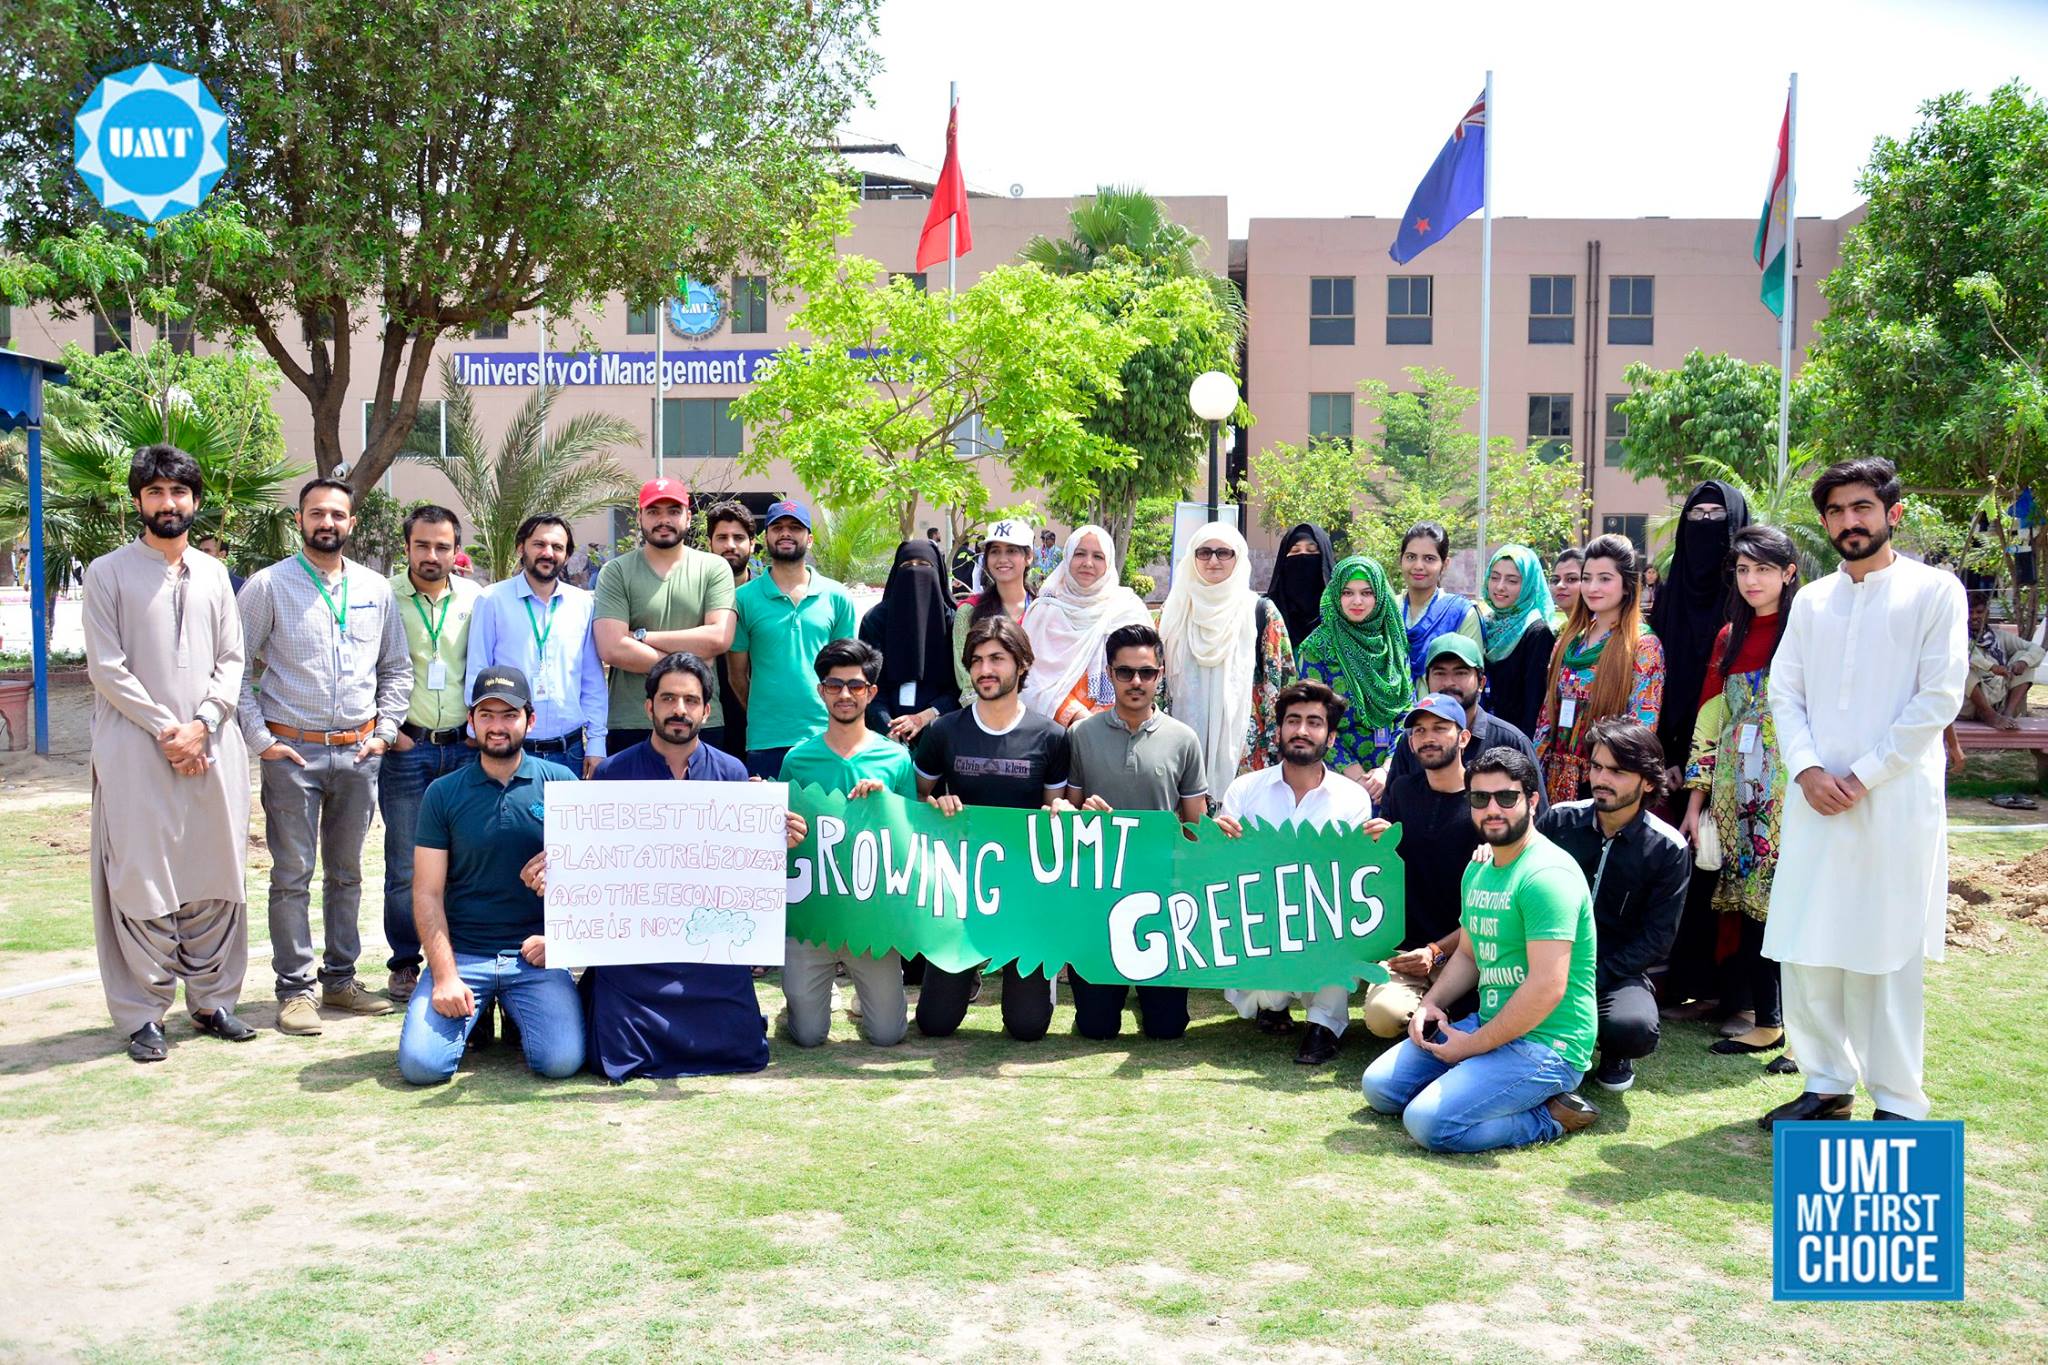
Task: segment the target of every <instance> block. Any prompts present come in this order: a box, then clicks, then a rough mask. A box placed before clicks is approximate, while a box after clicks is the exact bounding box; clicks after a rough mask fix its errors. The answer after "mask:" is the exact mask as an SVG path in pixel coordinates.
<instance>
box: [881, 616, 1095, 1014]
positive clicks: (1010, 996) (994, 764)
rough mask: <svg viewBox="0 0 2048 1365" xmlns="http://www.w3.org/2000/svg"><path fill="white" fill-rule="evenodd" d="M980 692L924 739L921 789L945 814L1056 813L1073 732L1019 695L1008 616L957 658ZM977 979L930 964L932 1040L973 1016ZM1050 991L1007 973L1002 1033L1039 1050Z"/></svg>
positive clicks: (1008, 968) (1016, 629) (981, 625)
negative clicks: (1047, 809)
mask: <svg viewBox="0 0 2048 1365" xmlns="http://www.w3.org/2000/svg"><path fill="white" fill-rule="evenodd" d="M961 660H962V662H963V663H964V664H965V665H966V667H967V677H968V680H969V681H970V682H972V683H973V684H974V698H975V700H974V705H972V706H969V707H966V708H964V709H962V710H959V711H950V712H948V713H946V714H945V715H942V716H940V717H939V718H938V719H937V720H935V721H933V722H932V723H931V724H930V725H928V726H926V727H925V729H924V733H923V734H921V735H919V736H918V740H917V748H916V750H915V751H914V753H913V754H912V761H913V762H914V763H915V765H916V767H917V790H918V793H919V795H922V796H925V797H927V798H929V799H930V800H931V802H932V804H933V805H935V806H937V807H938V808H939V809H940V810H942V811H944V812H946V813H947V814H948V815H957V814H959V812H960V808H961V807H963V806H1002V807H1006V808H1008V809H1011V810H1036V809H1038V808H1040V807H1043V806H1049V805H1051V804H1052V800H1053V798H1054V797H1056V796H1058V795H1059V794H1060V792H1061V790H1062V789H1063V788H1065V786H1066V785H1067V775H1068V774H1067V732H1066V730H1065V729H1064V728H1062V727H1061V726H1060V725H1058V724H1057V723H1056V722H1054V721H1052V720H1050V719H1048V718H1046V717H1045V716H1041V715H1039V714H1038V713H1037V712H1036V711H1027V710H1025V709H1024V700H1023V697H1022V696H1021V695H1020V694H1019V692H1018V689H1019V688H1020V687H1021V686H1022V685H1023V682H1024V677H1025V675H1026V674H1028V673H1029V672H1030V671H1031V641H1030V640H1029V639H1027V638H1026V637H1025V634H1024V630H1023V627H1021V626H1019V625H1018V624H1017V623H1016V622H1015V621H1012V620H1011V619H1010V618H1009V616H1008V614H1006V613H1004V612H997V613H996V614H995V615H993V616H984V617H983V618H982V619H981V620H979V621H976V622H975V623H974V624H973V626H971V627H970V628H969V629H968V632H967V642H966V645H965V647H964V648H963V649H962V651H961ZM980 984H981V974H980V973H979V972H976V971H966V972H947V971H941V970H939V969H938V968H937V967H935V966H933V965H931V964H930V963H929V962H927V963H926V964H925V969H924V985H923V987H922V989H921V990H919V992H918V997H917V1030H918V1032H920V1033H922V1034H924V1035H925V1036H926V1037H927V1038H945V1037H949V1036H951V1034H952V1033H953V1032H954V1030H956V1029H958V1028H959V1027H960V1022H961V1020H963V1019H965V1018H966V1017H967V1006H968V1005H969V1004H970V1003H971V1002H972V1001H973V999H974V996H975V994H976V993H977V991H978V990H979V988H980ZM1052 1007H1053V983H1052V981H1051V980H1050V979H1048V978H1047V977H1046V975H1045V974H1044V973H1043V972H1033V973H1031V974H1030V975H1029V976H1024V975H1020V974H1019V973H1018V971H1017V964H1016V963H1014V962H1008V963H1005V964H1003V1028H1004V1029H1005V1030H1006V1031H1007V1032H1008V1033H1009V1035H1010V1036H1011V1037H1012V1038H1015V1039H1016V1040H1017V1041H1019V1042H1023V1043H1035V1042H1037V1041H1038V1040H1039V1039H1041V1038H1043V1037H1045V1031H1046V1029H1048V1028H1050V1027H1051V1026H1052Z"/></svg>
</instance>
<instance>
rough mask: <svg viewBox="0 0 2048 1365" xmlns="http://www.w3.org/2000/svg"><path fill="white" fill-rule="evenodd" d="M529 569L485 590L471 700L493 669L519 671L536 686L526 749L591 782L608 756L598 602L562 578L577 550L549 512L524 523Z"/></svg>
mask: <svg viewBox="0 0 2048 1365" xmlns="http://www.w3.org/2000/svg"><path fill="white" fill-rule="evenodd" d="M515 543H516V544H517V545H518V547H519V564H520V567H521V569H522V570H523V572H521V573H517V574H514V575H513V576H512V577H510V578H507V579H505V580H504V581H502V582H498V583H493V584H491V586H490V587H488V588H485V589H484V591H483V596H481V597H479V598H478V599H477V604H476V612H475V614H474V615H472V616H471V618H470V625H469V677H468V681H467V683H466V684H465V685H466V686H467V688H468V690H469V692H470V694H471V695H474V694H475V692H476V680H477V678H478V676H480V675H481V674H482V673H483V671H484V670H485V669H487V668H516V669H518V670H519V671H520V672H521V673H523V674H525V675H526V677H527V679H528V680H529V682H530V684H531V686H532V689H533V724H532V726H531V727H530V728H529V730H528V731H527V736H526V752H528V753H530V754H537V755H539V756H540V757H542V758H545V759H549V760H552V761H553V762H556V763H559V764H561V765H562V766H563V767H565V768H567V769H568V770H569V771H571V772H573V773H579V774H581V775H582V776H583V777H586V778H587V777H589V776H590V775H591V774H592V773H594V772H596V771H597V765H598V764H599V763H600V762H601V761H603V759H604V755H605V734H606V731H607V729H608V728H609V726H608V724H607V719H606V718H607V717H608V716H609V714H610V711H611V705H610V702H609V700H608V699H607V697H606V695H605V680H604V663H603V662H602V661H601V660H600V659H599V658H598V656H597V638H596V636H595V635H594V634H593V633H592V631H591V618H592V617H593V615H594V614H595V611H596V606H597V603H596V599H595V598H594V597H593V596H592V595H591V593H590V591H589V590H588V589H586V588H579V587H577V586H576V585H574V584H573V583H564V582H563V581H562V566H563V565H565V564H567V563H568V562H569V554H570V552H571V551H573V550H574V549H575V548H576V537H575V535H574V533H572V532H571V531H570V530H569V523H568V522H566V521H563V520H562V519H561V518H560V517H557V516H553V515H548V514H543V515H540V516H532V517H528V518H527V519H526V520H525V521H523V522H521V523H520V524H519V532H518V534H517V536H516V537H515Z"/></svg>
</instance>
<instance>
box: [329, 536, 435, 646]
mask: <svg viewBox="0 0 2048 1365" xmlns="http://www.w3.org/2000/svg"><path fill="white" fill-rule="evenodd" d="M297 558H298V561H299V567H300V568H302V569H304V570H305V571H306V577H308V578H310V579H312V580H313V586H314V587H316V588H318V589H319V590H320V600H321V601H323V602H325V603H326V604H327V610H329V611H330V612H333V613H334V624H335V627H336V628H337V629H339V630H341V631H343V632H346V631H347V630H348V570H347V569H346V568H344V569H343V570H342V573H341V605H340V606H338V607H337V606H335V605H334V598H333V597H331V596H329V595H328V592H327V584H326V583H324V582H322V581H321V579H320V575H319V574H318V573H316V572H314V570H313V566H312V564H310V563H308V562H307V560H306V556H305V555H304V554H303V553H301V554H299V555H298V556H297ZM443 615H446V608H443Z"/></svg>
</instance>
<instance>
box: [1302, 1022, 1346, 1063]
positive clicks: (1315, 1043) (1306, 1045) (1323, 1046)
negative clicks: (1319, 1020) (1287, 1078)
mask: <svg viewBox="0 0 2048 1365" xmlns="http://www.w3.org/2000/svg"><path fill="white" fill-rule="evenodd" d="M1341 1046H1343V1040H1342V1039H1340V1038H1339V1037H1338V1036H1337V1035H1336V1034H1334V1033H1332V1032H1330V1030H1328V1029H1326V1028H1324V1027H1323V1026H1322V1025H1321V1024H1310V1025H1309V1026H1308V1032H1307V1033H1304V1034H1302V1035H1301V1046H1300V1047H1298V1048H1296V1049H1295V1051H1294V1060H1295V1062H1296V1063H1297V1064H1299V1065H1301V1066H1321V1065H1322V1064H1323V1063H1324V1062H1327V1061H1329V1060H1330V1059H1331V1058H1332V1057H1334V1056H1336V1055H1337V1049H1338V1048H1339V1047H1341Z"/></svg>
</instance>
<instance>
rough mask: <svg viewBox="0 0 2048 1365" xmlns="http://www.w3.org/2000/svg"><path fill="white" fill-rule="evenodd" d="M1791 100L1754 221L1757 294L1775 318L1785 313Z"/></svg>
mask: <svg viewBox="0 0 2048 1365" xmlns="http://www.w3.org/2000/svg"><path fill="white" fill-rule="evenodd" d="M1791 141H1792V101H1791V100H1790V99H1789V98H1787V99H1786V101H1785V119H1784V122H1782V123H1780V124H1779V125H1778V160H1777V163H1776V165H1774V166H1773V167H1772V169H1771V192H1770V194H1769V195H1768V196H1767V197H1766V198H1765V199H1764V211H1763V214H1762V216H1760V217H1759V218H1758V219H1757V220H1756V264H1757V268H1758V269H1759V270H1761V271H1763V272H1764V282H1763V288H1762V290H1761V291H1759V297H1761V298H1762V299H1763V301H1764V307H1766V308H1768V309H1770V310H1771V313H1772V315H1773V316H1775V317H1780V318H1782V317H1784V316H1785V236H1786V234H1785V226H1786V225H1785V198H1786V190H1787V189H1788V188H1789V186H1790V183H1791V179H1792V156H1791V152H1792V146H1791Z"/></svg>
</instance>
